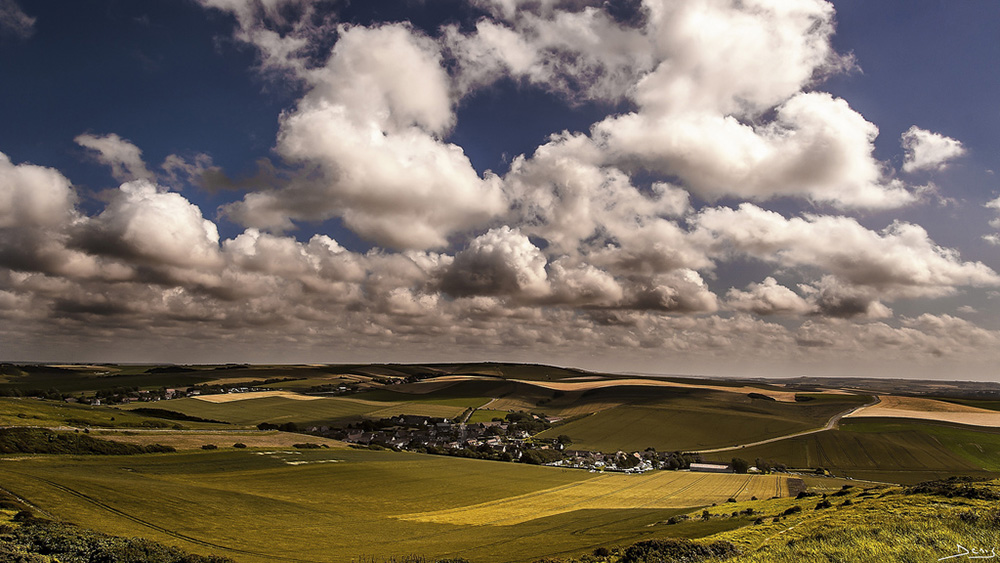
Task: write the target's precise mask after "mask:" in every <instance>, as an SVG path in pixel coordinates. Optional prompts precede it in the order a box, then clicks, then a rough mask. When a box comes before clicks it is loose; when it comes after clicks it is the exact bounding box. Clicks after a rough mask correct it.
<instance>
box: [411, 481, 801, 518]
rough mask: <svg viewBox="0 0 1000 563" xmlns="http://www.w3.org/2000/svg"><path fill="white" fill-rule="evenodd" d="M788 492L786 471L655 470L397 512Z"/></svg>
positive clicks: (619, 504)
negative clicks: (448, 506) (476, 501)
mask: <svg viewBox="0 0 1000 563" xmlns="http://www.w3.org/2000/svg"><path fill="white" fill-rule="evenodd" d="M772 496H788V477H785V476H780V475H734V474H720V473H690V472H686V471H654V472H650V473H646V474H643V475H623V474H620V473H616V474H610V473H608V474H598V475H595V476H594V477H593V478H590V479H587V480H584V481H580V482H577V483H571V484H568V485H560V486H557V487H552V488H550V489H545V490H542V491H538V492H534V493H529V494H526V495H520V496H515V497H509V498H505V499H501V500H495V501H490V502H484V503H480V504H476V505H472V506H465V507H460V508H452V509H448V510H438V511H433V512H418V513H412V514H401V515H398V516H396V518H400V519H404V520H411V521H417V522H433V523H438V524H461V525H476V526H512V525H515V524H522V523H524V522H528V521H531V520H535V519H537V518H545V517H548V516H554V515H556V514H562V513H566V512H572V511H574V510H581V509H635V508H686V507H697V506H705V505H709V504H712V503H721V502H724V501H725V499H727V498H730V497H733V498H735V499H736V500H737V501H744V500H750V498H751V497H757V498H758V499H764V498H771V497H772Z"/></svg>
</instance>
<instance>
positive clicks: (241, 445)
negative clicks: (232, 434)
mask: <svg viewBox="0 0 1000 563" xmlns="http://www.w3.org/2000/svg"><path fill="white" fill-rule="evenodd" d="M233 447H234V448H240V449H243V448H245V447H247V445H246V444H244V443H243V442H236V443H235V444H233Z"/></svg>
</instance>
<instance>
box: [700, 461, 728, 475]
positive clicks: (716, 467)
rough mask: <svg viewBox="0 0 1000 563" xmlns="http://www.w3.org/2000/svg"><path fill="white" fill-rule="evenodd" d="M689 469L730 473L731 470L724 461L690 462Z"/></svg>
mask: <svg viewBox="0 0 1000 563" xmlns="http://www.w3.org/2000/svg"><path fill="white" fill-rule="evenodd" d="M690 469H691V471H699V472H702V473H732V472H733V470H732V468H730V467H729V466H728V465H726V464H724V463H692V464H691V467H690Z"/></svg>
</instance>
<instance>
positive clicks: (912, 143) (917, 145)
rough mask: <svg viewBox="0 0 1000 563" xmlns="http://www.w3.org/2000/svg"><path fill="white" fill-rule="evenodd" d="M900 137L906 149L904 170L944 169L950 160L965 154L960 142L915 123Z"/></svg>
mask: <svg viewBox="0 0 1000 563" xmlns="http://www.w3.org/2000/svg"><path fill="white" fill-rule="evenodd" d="M901 138H902V142H903V148H904V149H905V150H906V160H905V161H903V171H904V172H916V171H918V170H944V169H945V168H947V167H948V163H949V162H950V161H952V160H954V159H956V158H958V157H960V156H962V155H963V154H965V147H964V146H962V143H961V142H959V141H956V140H955V139H952V138H951V137H945V136H944V135H942V134H940V133H934V132H931V131H927V130H925V129H921V128H919V127H917V126H916V125H914V126H913V127H910V128H909V129H907V130H906V132H905V133H903V135H902V137H901Z"/></svg>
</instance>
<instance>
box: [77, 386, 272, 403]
mask: <svg viewBox="0 0 1000 563" xmlns="http://www.w3.org/2000/svg"><path fill="white" fill-rule="evenodd" d="M254 391H270V389H265V388H260V387H226V388H223V389H215V388H213V389H211V390H208V391H206V390H203V389H198V388H194V387H192V388H188V389H172V388H163V389H158V390H148V389H123V388H117V389H111V390H107V391H104V392H99V393H97V394H96V395H94V396H93V397H79V398H77V397H67V398H66V399H64V401H66V402H67V403H85V404H88V405H93V406H101V405H123V404H124V405H127V404H129V403H149V402H155V401H165V400H168V399H180V398H182V397H197V396H199V395H202V394H215V393H251V392H254Z"/></svg>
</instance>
